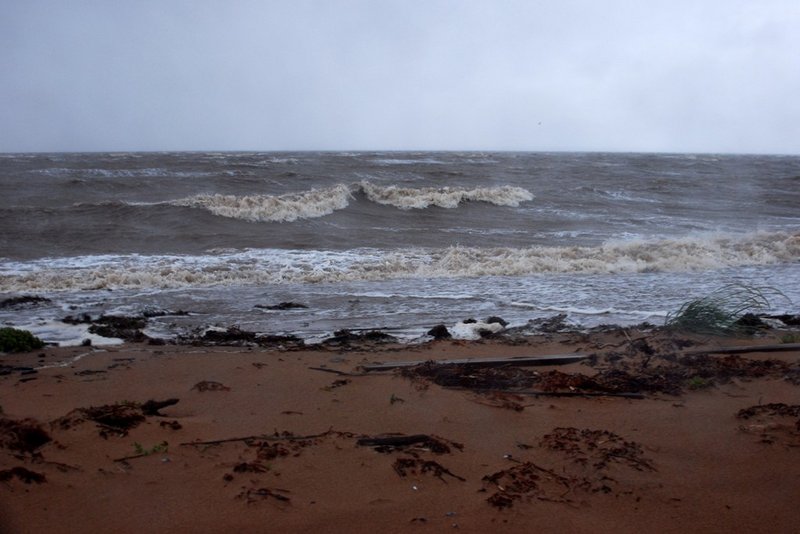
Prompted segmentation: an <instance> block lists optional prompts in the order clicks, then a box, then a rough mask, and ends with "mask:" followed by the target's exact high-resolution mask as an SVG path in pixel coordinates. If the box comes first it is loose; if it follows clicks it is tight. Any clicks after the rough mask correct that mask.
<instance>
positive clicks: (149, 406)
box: [141, 399, 180, 417]
mask: <svg viewBox="0 0 800 534" xmlns="http://www.w3.org/2000/svg"><path fill="white" fill-rule="evenodd" d="M178 402H180V399H167V400H163V401H157V400H149V401H147V402H145V403H143V404H142V406H141V408H142V413H143V414H144V415H157V416H160V417H164V414H162V413H160V412H159V410H161V409H163V408H166V407H167V406H172V405H175V404H178Z"/></svg>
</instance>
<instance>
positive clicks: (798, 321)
mask: <svg viewBox="0 0 800 534" xmlns="http://www.w3.org/2000/svg"><path fill="white" fill-rule="evenodd" d="M764 317H766V318H767V319H777V320H779V321H781V322H782V323H783V324H785V325H786V326H800V315H789V314H783V315H765V316H764Z"/></svg>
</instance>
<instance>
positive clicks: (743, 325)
mask: <svg viewBox="0 0 800 534" xmlns="http://www.w3.org/2000/svg"><path fill="white" fill-rule="evenodd" d="M734 324H735V325H736V328H737V329H739V330H740V331H742V332H744V333H745V334H749V335H752V334H755V333H756V332H758V331H759V330H768V329H769V328H770V326H769V325H768V324H767V323H765V322H764V321H762V320H761V318H760V317H759V316H757V315H755V314H753V313H745V314H744V315H742V316H741V317H739V319H737V320H736V322H735V323H734Z"/></svg>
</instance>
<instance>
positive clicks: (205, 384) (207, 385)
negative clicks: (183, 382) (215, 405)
mask: <svg viewBox="0 0 800 534" xmlns="http://www.w3.org/2000/svg"><path fill="white" fill-rule="evenodd" d="M192 390H197V391H200V392H204V391H230V390H231V388H229V387H228V386H226V385H224V384H222V383H221V382H216V381H214V380H203V381H202V382H198V383H197V384H195V385H193V386H192Z"/></svg>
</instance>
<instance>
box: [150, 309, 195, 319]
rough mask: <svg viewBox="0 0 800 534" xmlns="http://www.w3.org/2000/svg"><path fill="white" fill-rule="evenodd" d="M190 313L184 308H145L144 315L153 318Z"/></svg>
mask: <svg viewBox="0 0 800 534" xmlns="http://www.w3.org/2000/svg"><path fill="white" fill-rule="evenodd" d="M186 315H189V312H187V311H183V310H145V311H143V312H142V317H144V318H146V319H151V318H153V317H179V316H180V317H182V316H186Z"/></svg>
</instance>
